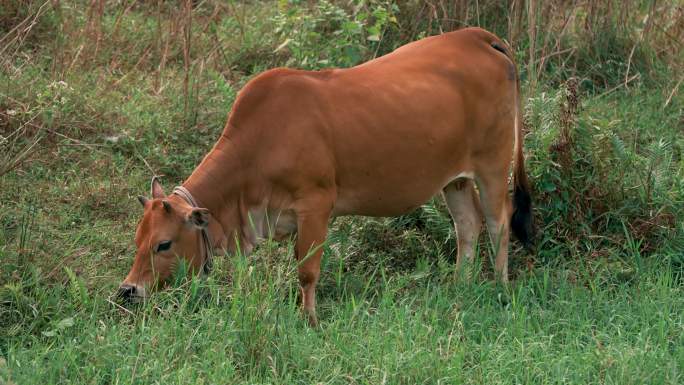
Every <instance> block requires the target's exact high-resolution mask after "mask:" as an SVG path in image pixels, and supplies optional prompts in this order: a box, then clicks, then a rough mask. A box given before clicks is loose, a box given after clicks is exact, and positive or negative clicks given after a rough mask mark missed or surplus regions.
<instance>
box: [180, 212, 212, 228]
mask: <svg viewBox="0 0 684 385" xmlns="http://www.w3.org/2000/svg"><path fill="white" fill-rule="evenodd" d="M209 216H210V214H209V210H207V209H202V208H199V207H195V208H193V209H192V210H190V212H189V213H188V216H187V217H186V220H187V222H188V223H189V224H191V225H193V226H195V227H197V228H200V229H203V228H206V227H207V226H208V225H209Z"/></svg>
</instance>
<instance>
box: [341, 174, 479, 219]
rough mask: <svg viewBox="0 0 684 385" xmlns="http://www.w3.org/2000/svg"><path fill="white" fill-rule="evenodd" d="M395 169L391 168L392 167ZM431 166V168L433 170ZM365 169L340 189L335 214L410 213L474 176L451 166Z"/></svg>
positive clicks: (343, 183) (347, 180)
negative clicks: (459, 180)
mask: <svg viewBox="0 0 684 385" xmlns="http://www.w3.org/2000/svg"><path fill="white" fill-rule="evenodd" d="M390 167H391V166H390ZM430 167H431V168H430ZM386 168H387V167H377V168H376V169H375V170H365V172H359V173H357V174H355V175H349V176H347V177H346V178H344V179H342V181H341V183H340V184H339V185H338V186H337V200H336V202H335V208H334V211H333V214H334V215H366V216H397V215H402V214H406V213H409V212H411V211H413V210H415V209H416V208H418V207H419V206H421V205H422V204H424V203H426V202H427V201H428V200H430V198H432V197H433V196H435V195H436V194H438V193H440V191H441V190H442V188H443V187H444V186H446V185H447V184H448V183H449V182H450V181H452V180H455V179H457V178H461V177H472V172H471V171H470V170H467V169H466V168H467V167H464V166H463V165H461V164H459V162H454V163H453V164H450V165H444V164H440V165H432V166H428V165H425V167H415V165H414V167H412V168H409V167H397V168H396V169H395V170H394V172H389V171H387V170H386Z"/></svg>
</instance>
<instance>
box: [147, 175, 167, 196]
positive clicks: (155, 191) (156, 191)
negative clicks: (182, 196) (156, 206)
mask: <svg viewBox="0 0 684 385" xmlns="http://www.w3.org/2000/svg"><path fill="white" fill-rule="evenodd" d="M150 193H151V194H152V198H154V199H160V198H166V194H165V193H164V189H163V188H162V186H161V183H159V178H158V177H157V176H153V177H152V182H151V183H150Z"/></svg>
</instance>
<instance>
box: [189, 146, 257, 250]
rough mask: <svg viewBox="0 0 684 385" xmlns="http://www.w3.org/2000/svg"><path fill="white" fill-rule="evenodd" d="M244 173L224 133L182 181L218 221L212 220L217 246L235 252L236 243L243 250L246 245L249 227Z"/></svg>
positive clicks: (210, 226) (234, 147) (211, 228)
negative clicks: (244, 230)
mask: <svg viewBox="0 0 684 385" xmlns="http://www.w3.org/2000/svg"><path fill="white" fill-rule="evenodd" d="M245 174H246V169H245V167H243V164H242V157H241V154H240V153H239V151H238V147H237V146H236V145H235V144H234V143H233V142H232V141H231V140H229V139H228V138H227V137H226V136H221V138H220V139H219V140H218V141H217V142H216V144H215V145H214V148H213V149H212V150H211V151H210V152H209V153H208V154H207V155H206V156H205V157H204V159H203V160H202V162H201V163H200V165H199V166H197V168H195V170H194V171H193V172H192V174H191V175H190V177H189V178H188V179H187V180H186V181H185V183H183V187H185V188H186V189H188V190H189V191H190V193H191V194H192V195H193V196H194V197H195V199H196V200H197V202H198V204H199V205H202V206H204V208H206V209H208V210H209V211H210V212H211V215H212V218H213V219H214V220H215V221H212V222H214V223H210V225H209V231H210V233H211V235H212V239H213V240H214V247H216V248H223V249H228V250H230V251H234V250H235V249H236V245H240V247H241V248H242V249H243V251H244V248H245V246H246V244H245V243H246V242H245V240H244V238H245V236H244V234H243V229H244V228H245V227H246V226H245V224H246V218H245V216H246V215H245V213H246V206H245V202H244V186H245V178H244V176H245ZM236 237H237V239H236Z"/></svg>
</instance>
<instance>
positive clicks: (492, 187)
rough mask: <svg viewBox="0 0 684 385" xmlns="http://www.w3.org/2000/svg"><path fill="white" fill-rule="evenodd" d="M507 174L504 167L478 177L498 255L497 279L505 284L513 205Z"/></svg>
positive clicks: (484, 208)
mask: <svg viewBox="0 0 684 385" xmlns="http://www.w3.org/2000/svg"><path fill="white" fill-rule="evenodd" d="M507 172H508V168H507V167H502V168H501V169H500V170H496V169H491V168H490V169H489V170H487V171H486V172H484V173H481V174H478V175H477V176H476V181H477V187H478V190H480V202H481V204H482V209H483V212H484V216H485V222H486V223H487V230H488V232H489V238H490V240H491V242H492V246H493V248H494V254H495V255H496V260H495V262H494V270H495V272H496V274H497V278H499V279H501V280H502V281H503V282H507V281H508V240H509V221H510V205H511V203H510V198H509V196H508V178H507V177H508V173H507Z"/></svg>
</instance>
